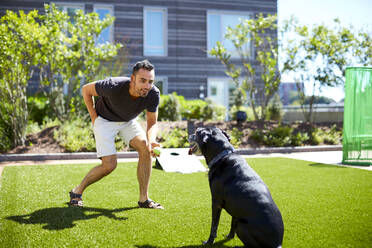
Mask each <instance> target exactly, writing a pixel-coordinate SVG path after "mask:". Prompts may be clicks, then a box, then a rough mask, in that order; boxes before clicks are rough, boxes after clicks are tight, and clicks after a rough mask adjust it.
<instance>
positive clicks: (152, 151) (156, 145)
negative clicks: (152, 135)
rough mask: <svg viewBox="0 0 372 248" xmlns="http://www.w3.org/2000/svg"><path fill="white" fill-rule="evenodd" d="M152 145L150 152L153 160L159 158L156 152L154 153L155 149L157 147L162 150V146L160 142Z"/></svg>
mask: <svg viewBox="0 0 372 248" xmlns="http://www.w3.org/2000/svg"><path fill="white" fill-rule="evenodd" d="M150 145H151V151H150V153H151V156H152V157H153V158H155V157H157V155H156V154H155V152H154V148H155V147H159V148H160V144H159V143H158V142H151V143H150Z"/></svg>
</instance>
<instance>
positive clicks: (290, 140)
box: [250, 125, 309, 147]
mask: <svg viewBox="0 0 372 248" xmlns="http://www.w3.org/2000/svg"><path fill="white" fill-rule="evenodd" d="M250 138H251V139H253V140H255V141H256V142H257V143H258V144H261V145H266V146H271V147H283V146H300V145H303V143H304V142H306V141H307V140H308V139H309V137H308V135H307V134H306V133H305V134H303V133H300V132H298V133H296V134H295V133H294V130H293V128H291V127H289V126H282V125H281V126H278V127H276V128H273V129H272V130H258V129H256V130H254V131H253V132H252V134H251V136H250Z"/></svg>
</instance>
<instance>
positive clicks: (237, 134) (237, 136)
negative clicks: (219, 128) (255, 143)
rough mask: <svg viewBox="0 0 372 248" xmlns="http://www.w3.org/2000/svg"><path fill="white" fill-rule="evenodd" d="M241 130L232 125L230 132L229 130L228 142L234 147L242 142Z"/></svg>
mask: <svg viewBox="0 0 372 248" xmlns="http://www.w3.org/2000/svg"><path fill="white" fill-rule="evenodd" d="M243 135H244V134H243V132H242V131H240V130H239V129H238V128H236V127H234V128H233V129H232V130H231V131H230V132H229V136H230V143H231V144H232V145H233V146H234V147H239V146H240V144H241V143H242V138H243Z"/></svg>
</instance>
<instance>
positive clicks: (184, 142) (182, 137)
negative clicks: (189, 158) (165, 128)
mask: <svg viewBox="0 0 372 248" xmlns="http://www.w3.org/2000/svg"><path fill="white" fill-rule="evenodd" d="M159 136H160V138H161V139H162V140H164V141H163V142H161V145H162V147H164V148H185V147H189V146H190V143H189V139H188V133H187V130H184V129H180V128H175V129H173V130H172V131H171V132H170V133H163V134H162V135H159Z"/></svg>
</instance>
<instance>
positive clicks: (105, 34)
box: [94, 4, 114, 44]
mask: <svg viewBox="0 0 372 248" xmlns="http://www.w3.org/2000/svg"><path fill="white" fill-rule="evenodd" d="M94 12H96V13H98V16H99V19H100V20H103V19H105V17H106V16H107V15H111V16H113V15H114V14H113V13H114V11H113V7H112V6H111V5H98V4H95V5H94ZM113 40H114V39H113V26H112V25H111V26H109V27H107V28H105V29H104V30H102V32H101V34H100V35H99V36H98V38H97V40H96V43H97V44H105V43H112V42H113Z"/></svg>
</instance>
